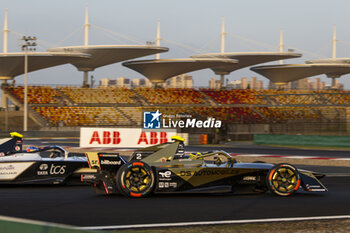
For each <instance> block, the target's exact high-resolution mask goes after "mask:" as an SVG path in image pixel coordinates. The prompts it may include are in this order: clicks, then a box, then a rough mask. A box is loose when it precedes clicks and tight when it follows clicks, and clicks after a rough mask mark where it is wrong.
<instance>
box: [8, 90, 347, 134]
mask: <svg viewBox="0 0 350 233" xmlns="http://www.w3.org/2000/svg"><path fill="white" fill-rule="evenodd" d="M28 90H29V91H28V93H29V94H28V99H29V107H30V111H29V113H30V114H29V116H30V118H31V122H35V124H37V126H36V127H37V128H40V129H45V130H50V129H54V128H57V127H60V128H61V129H64V128H66V129H67V130H73V131H74V130H79V127H82V126H98V127H140V125H141V124H142V112H143V111H156V110H159V111H160V112H161V113H162V114H163V116H164V119H168V118H179V117H177V115H178V114H187V115H191V116H192V117H193V118H197V119H203V120H205V119H207V118H208V117H211V118H215V119H217V120H221V121H222V122H223V123H224V125H225V128H226V129H227V130H228V133H227V134H228V135H230V134H231V135H238V134H243V135H252V134H253V133H259V132H260V133H261V132H270V133H286V132H288V133H305V132H310V133H311V132H312V133H319V132H320V130H321V131H325V132H327V133H332V132H333V133H336V134H345V133H346V131H347V130H346V126H347V119H348V118H349V117H348V116H349V114H348V112H349V111H348V110H349V106H350V92H348V91H336V90H332V91H302V90H289V91H280V90H249V89H248V90H239V89H234V90H213V89H195V88H191V89H176V88H170V89H154V88H131V89H128V88H116V87H113V88H101V87H98V88H78V87H68V86H67V87H64V86H58V87H51V86H30V87H29V89H28ZM3 91H4V92H5V93H6V94H7V96H8V97H9V99H10V100H11V101H12V103H14V104H15V105H16V106H17V108H18V109H22V108H23V87H22V86H16V87H13V86H3ZM293 125H294V126H293ZM292 126H293V127H292ZM184 130H185V129H182V131H184ZM201 130H202V131H201V133H203V129H201ZM195 131H196V130H193V129H191V132H195ZM198 133H200V132H198ZM208 133H210V132H209V131H208Z"/></svg>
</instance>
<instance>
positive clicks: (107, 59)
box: [47, 45, 169, 71]
mask: <svg viewBox="0 0 350 233" xmlns="http://www.w3.org/2000/svg"><path fill="white" fill-rule="evenodd" d="M47 51H49V52H66V53H67V52H72V53H77V52H78V53H86V54H90V55H91V58H90V59H88V60H77V61H72V62H71V64H72V65H74V66H75V67H77V69H78V70H79V71H93V70H94V69H96V68H98V67H101V66H105V65H110V64H113V63H117V62H121V61H126V60H130V59H133V58H138V57H143V56H148V55H152V54H156V53H163V52H167V51H169V49H168V48H166V47H159V46H150V45H87V46H83V45H81V46H69V47H58V48H51V49H48V50H47Z"/></svg>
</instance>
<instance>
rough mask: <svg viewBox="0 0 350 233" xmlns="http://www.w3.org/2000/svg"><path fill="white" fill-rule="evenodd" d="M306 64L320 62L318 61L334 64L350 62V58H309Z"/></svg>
mask: <svg viewBox="0 0 350 233" xmlns="http://www.w3.org/2000/svg"><path fill="white" fill-rule="evenodd" d="M305 63H306V64H318V63H333V64H350V58H326V59H319V60H308V61H305Z"/></svg>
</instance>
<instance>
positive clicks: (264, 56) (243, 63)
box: [191, 52, 302, 75]
mask: <svg viewBox="0 0 350 233" xmlns="http://www.w3.org/2000/svg"><path fill="white" fill-rule="evenodd" d="M301 56H302V54H300V53H281V52H232V53H207V54H198V55H193V56H191V57H192V58H229V59H235V60H238V63H237V64H234V65H231V66H222V67H221V66H217V67H214V68H211V69H212V70H213V71H214V73H215V74H217V75H227V74H230V73H231V72H233V71H235V70H239V69H242V68H245V67H248V66H252V65H256V64H261V63H266V62H271V61H277V60H283V59H290V58H298V57H301Z"/></svg>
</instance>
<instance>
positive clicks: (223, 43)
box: [220, 17, 226, 89]
mask: <svg viewBox="0 0 350 233" xmlns="http://www.w3.org/2000/svg"><path fill="white" fill-rule="evenodd" d="M225 36H226V31H225V17H222V24H221V50H220V52H221V53H222V54H223V53H225ZM224 86H225V75H224V74H220V89H223V88H224Z"/></svg>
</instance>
